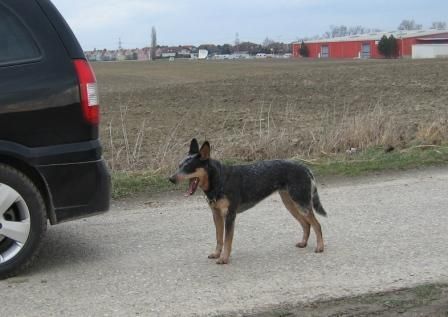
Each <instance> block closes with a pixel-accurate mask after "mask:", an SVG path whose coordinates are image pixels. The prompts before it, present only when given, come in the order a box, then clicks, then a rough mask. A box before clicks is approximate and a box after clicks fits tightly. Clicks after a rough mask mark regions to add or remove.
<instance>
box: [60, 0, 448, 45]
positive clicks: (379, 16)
mask: <svg viewBox="0 0 448 317" xmlns="http://www.w3.org/2000/svg"><path fill="white" fill-rule="evenodd" d="M53 3H54V4H55V5H56V6H57V7H58V8H59V10H60V11H61V13H62V14H63V15H64V17H65V18H66V19H67V22H68V23H69V24H70V26H71V27H72V29H73V30H74V32H75V34H76V36H77V37H78V39H79V41H80V42H81V45H82V46H83V48H84V49H86V50H90V49H93V48H97V49H101V48H109V49H115V48H117V46H118V39H119V38H121V40H122V43H123V47H125V48H135V47H144V46H148V45H149V43H150V31H151V27H152V26H155V27H156V29H157V36H158V44H160V45H188V44H191V45H199V44H204V43H214V44H223V43H233V42H234V41H235V34H236V33H239V38H240V41H253V42H258V43H261V42H263V40H264V39H265V38H266V37H269V38H271V39H274V40H277V41H283V42H291V41H294V40H296V39H297V38H299V37H305V36H313V35H316V34H322V33H324V32H325V31H327V30H328V29H329V26H330V25H341V24H344V25H347V26H354V25H363V26H366V27H370V28H379V29H382V30H387V31H388V30H394V29H396V28H397V26H398V24H399V23H400V22H401V20H403V19H415V20H416V22H417V23H420V24H423V25H424V27H425V28H428V27H429V26H430V25H431V22H432V21H446V20H448V14H447V12H448V1H447V0H424V1H423V0H370V1H365V0H269V1H265V0H221V1H213V0H190V1H189V0H107V1H102V0H97V1H92V0H76V1H73V0H53Z"/></svg>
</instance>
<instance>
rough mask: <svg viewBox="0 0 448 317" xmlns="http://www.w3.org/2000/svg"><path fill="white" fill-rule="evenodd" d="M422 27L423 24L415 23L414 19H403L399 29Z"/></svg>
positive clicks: (409, 29)
mask: <svg viewBox="0 0 448 317" xmlns="http://www.w3.org/2000/svg"><path fill="white" fill-rule="evenodd" d="M422 28H423V26H422V25H421V24H417V23H415V21H414V20H403V21H401V23H400V25H399V26H398V29H399V30H402V31H405V30H406V31H411V30H421V29H422Z"/></svg>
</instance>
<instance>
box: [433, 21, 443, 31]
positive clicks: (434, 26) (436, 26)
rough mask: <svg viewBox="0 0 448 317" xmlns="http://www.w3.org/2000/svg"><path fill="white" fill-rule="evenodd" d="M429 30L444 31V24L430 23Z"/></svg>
mask: <svg viewBox="0 0 448 317" xmlns="http://www.w3.org/2000/svg"><path fill="white" fill-rule="evenodd" d="M431 29H435V30H446V29H447V28H446V22H442V21H435V22H432V26H431Z"/></svg>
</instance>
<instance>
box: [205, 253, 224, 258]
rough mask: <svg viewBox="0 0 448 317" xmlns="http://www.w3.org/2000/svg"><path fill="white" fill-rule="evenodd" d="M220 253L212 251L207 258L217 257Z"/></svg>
mask: <svg viewBox="0 0 448 317" xmlns="http://www.w3.org/2000/svg"><path fill="white" fill-rule="evenodd" d="M220 255H221V254H219V253H212V254H210V255H209V256H208V258H209V259H218V258H219V256H220Z"/></svg>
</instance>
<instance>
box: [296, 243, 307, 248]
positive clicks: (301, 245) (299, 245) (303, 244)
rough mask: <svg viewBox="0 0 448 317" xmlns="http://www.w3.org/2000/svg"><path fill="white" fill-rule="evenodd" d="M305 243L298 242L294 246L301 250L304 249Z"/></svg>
mask: <svg viewBox="0 0 448 317" xmlns="http://www.w3.org/2000/svg"><path fill="white" fill-rule="evenodd" d="M306 245H307V243H306V242H299V243H297V244H296V247H298V248H300V249H303V248H306Z"/></svg>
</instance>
